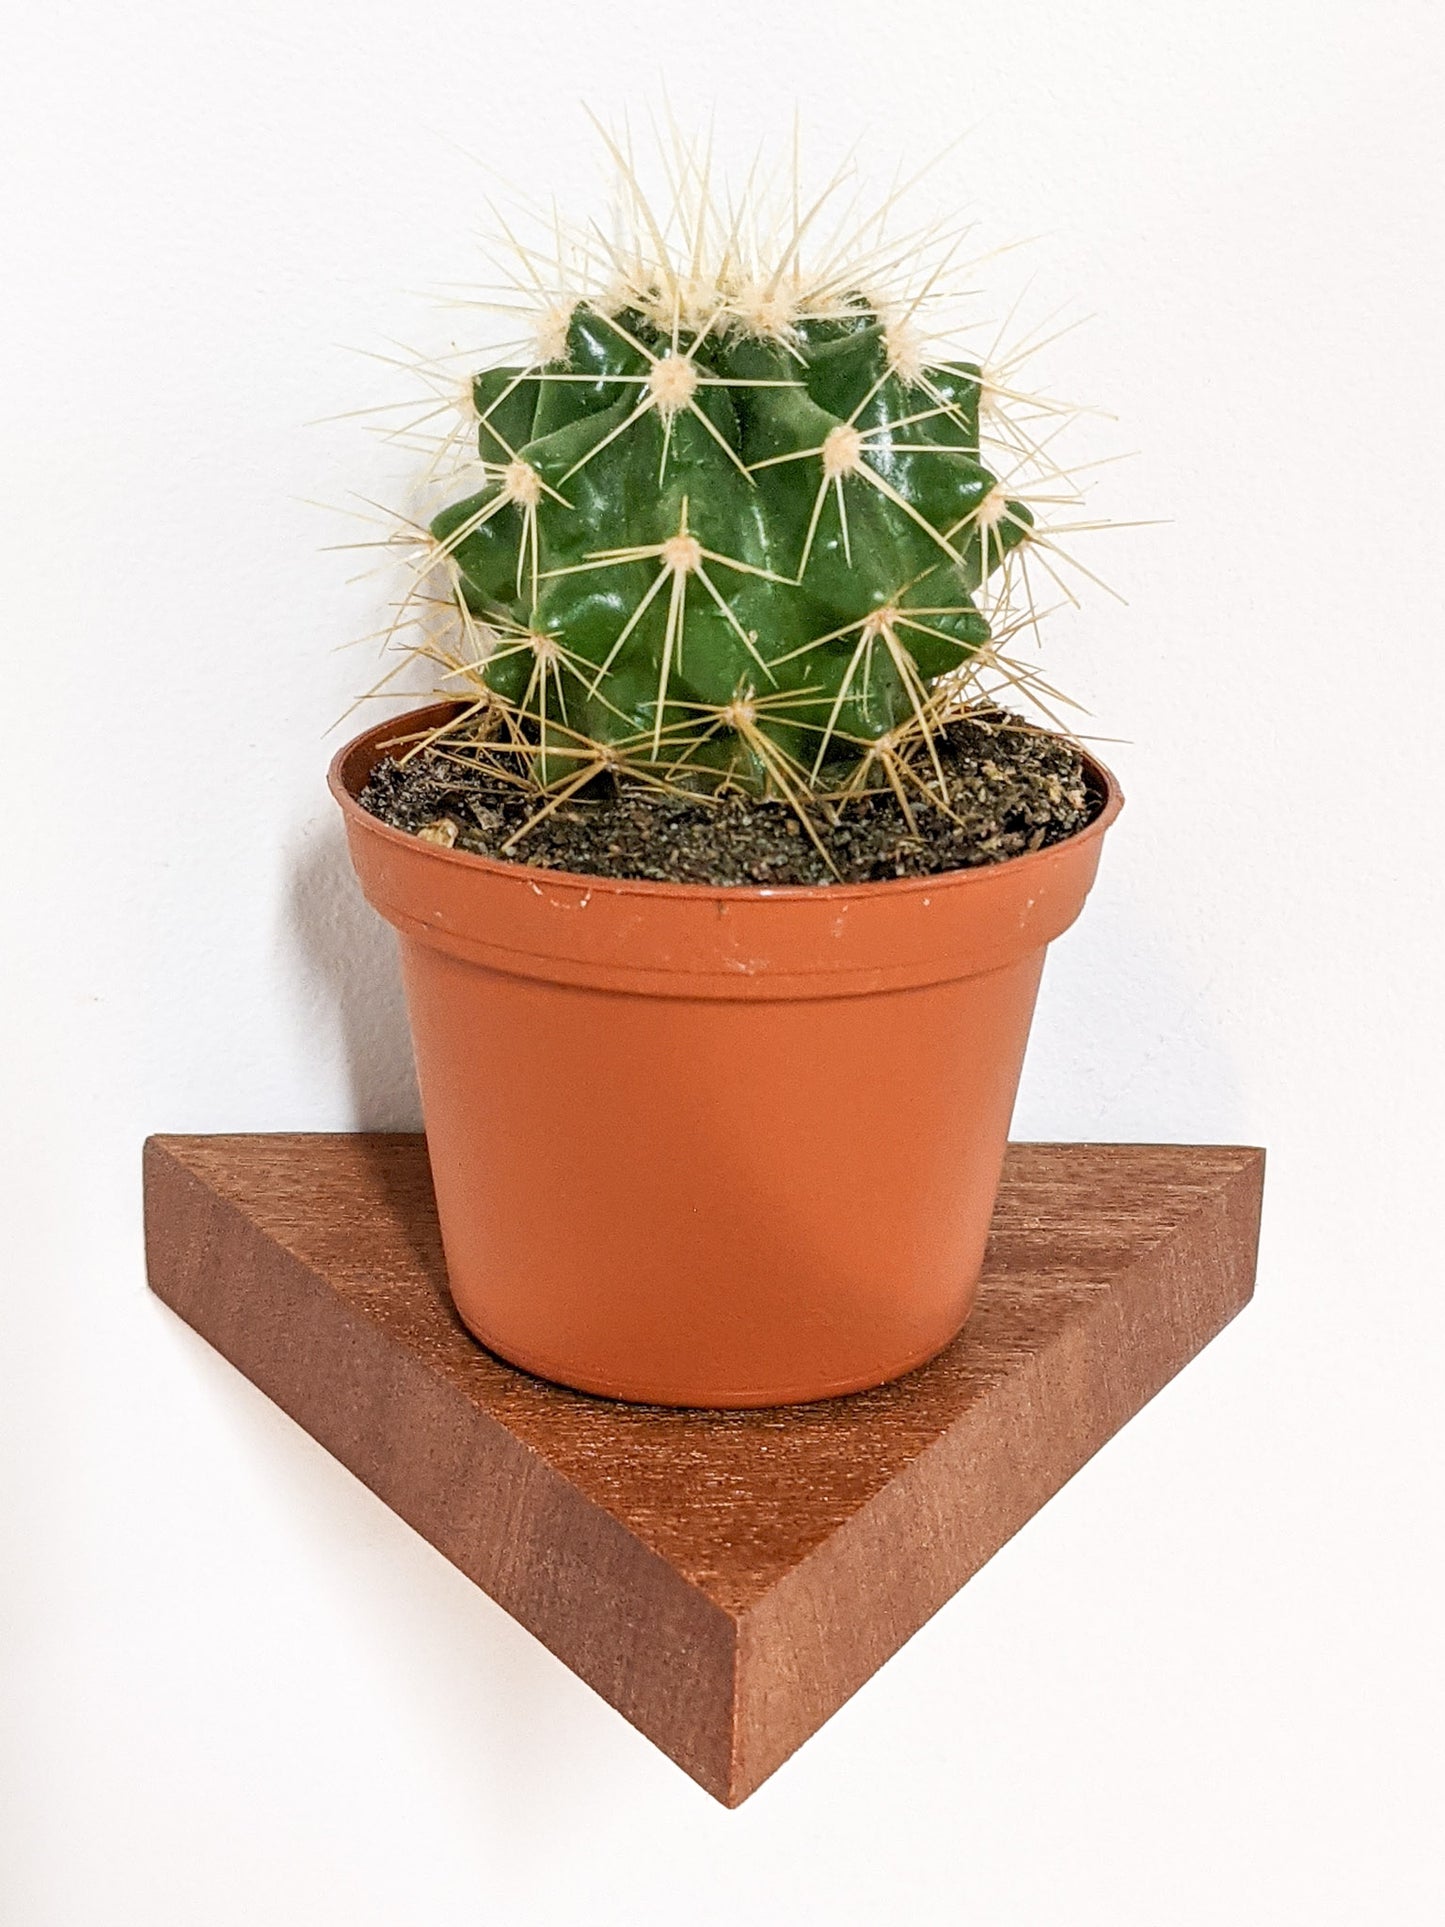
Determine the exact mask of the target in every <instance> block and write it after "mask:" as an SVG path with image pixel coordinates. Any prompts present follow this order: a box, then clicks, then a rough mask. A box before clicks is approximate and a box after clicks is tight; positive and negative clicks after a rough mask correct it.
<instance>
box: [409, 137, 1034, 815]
mask: <svg viewBox="0 0 1445 1927" xmlns="http://www.w3.org/2000/svg"><path fill="white" fill-rule="evenodd" d="M620 158H621V156H620V154H619V159H620ZM689 172H690V174H691V176H692V179H693V183H694V186H695V188H696V192H695V193H694V194H693V195H692V198H691V207H690V212H689V213H688V215H687V217H686V218H684V219H681V220H680V221H679V220H678V218H677V217H678V210H679V208H680V207H681V206H682V204H683V201H684V200H685V199H686V198H687V197H686V196H685V195H684V194H683V193H682V192H681V191H680V190H679V191H678V192H677V193H676V194H675V204H674V207H673V210H672V221H673V228H674V230H675V231H674V233H673V237H672V241H671V244H669V241H668V239H667V238H665V236H664V231H663V224H661V223H659V222H658V221H657V220H656V219H655V218H654V217H653V215H652V214H651V213H650V212H649V211H648V210H647V209H646V208H641V209H640V212H638V215H637V218H636V219H635V220H634V223H633V226H634V230H635V232H636V233H638V234H641V235H642V236H643V237H644V242H638V241H636V240H634V241H632V242H629V243H628V244H627V245H626V246H625V247H617V248H609V249H608V250H607V260H606V262H605V266H606V269H607V271H608V280H607V284H606V285H605V287H599V286H596V285H594V286H593V288H592V289H591V290H590V291H584V292H582V293H581V294H576V295H573V294H559V295H557V296H555V297H554V296H552V295H551V294H550V292H549V295H548V298H547V299H546V300H545V302H544V312H543V314H542V316H541V319H540V324H539V330H538V341H537V345H536V351H535V354H534V355H533V357H532V358H531V359H530V360H528V361H526V362H515V361H512V362H504V363H501V364H500V365H494V366H489V367H486V368H485V369H484V370H483V371H482V372H480V373H478V374H477V375H476V376H475V378H474V379H473V380H472V381H471V382H470V385H469V394H468V400H469V403H470V407H471V410H472V412H473V415H474V423H475V434H476V460H475V462H474V464H473V467H472V480H473V486H471V487H470V488H469V489H468V490H467V492H466V493H465V494H463V495H462V496H461V497H460V498H459V499H456V500H453V501H450V502H448V503H447V505H446V506H445V507H443V508H442V509H441V511H440V512H439V513H436V514H435V515H434V516H433V517H432V518H431V520H430V524H429V533H428V546H427V553H426V556H425V558H424V560H425V566H426V568H427V569H428V570H435V569H437V568H441V569H442V570H444V572H445V591H444V595H443V596H442V597H441V598H440V599H441V600H443V601H445V602H446V603H447V604H448V605H449V607H450V610H451V612H452V616H453V620H454V632H453V640H452V641H451V643H450V644H448V645H447V646H446V647H444V648H438V647H436V646H435V645H433V648H432V654H433V655H434V656H439V657H440V659H441V660H442V662H443V663H444V665H445V670H446V675H445V680H444V684H443V687H444V688H445V689H446V690H447V691H448V692H449V693H452V694H456V695H460V696H463V697H465V698H467V699H468V700H467V706H466V708H465V709H464V710H463V711H462V712H461V713H460V715H459V716H458V718H457V720H456V722H454V723H453V724H451V725H449V727H448V732H447V733H448V734H449V735H451V736H452V737H453V738H454V739H455V738H457V737H462V738H468V737H469V738H470V739H471V740H473V741H475V742H477V743H484V744H486V745H488V746H489V751H488V753H489V754H490V753H494V752H495V753H499V754H503V755H507V756H510V757H511V758H512V767H513V769H514V770H515V771H516V772H517V774H518V776H519V779H520V780H523V781H526V782H528V783H530V784H532V785H535V786H537V787H538V788H540V789H544V790H548V789H550V790H552V791H553V792H556V791H558V790H559V789H560V790H562V791H565V792H566V793H570V792H571V791H572V790H574V789H576V788H578V787H580V785H581V784H582V783H583V782H585V781H587V780H590V779H591V778H592V777H593V776H595V775H597V774H599V773H600V772H602V771H604V770H611V771H614V772H617V773H619V774H622V775H631V776H633V777H635V778H637V779H639V780H642V781H644V782H649V783H653V784H662V785H665V786H667V787H669V788H672V789H679V788H680V789H684V790H700V791H708V790H716V789H719V788H722V787H728V786H731V787H737V788H742V789H746V790H748V791H750V792H752V793H755V794H772V795H778V796H781V797H784V798H786V799H787V800H789V801H791V802H793V803H794V804H795V805H799V806H801V805H804V804H806V802H807V801H808V800H809V799H812V798H815V797H819V796H826V795H829V794H836V793H838V792H840V791H841V792H844V793H847V792H850V791H857V790H859V789H860V788H866V787H868V786H870V785H874V786H876V785H881V784H882V783H883V782H884V781H886V782H888V783H889V784H891V785H892V787H893V788H894V789H895V790H899V791H900V793H901V785H902V783H903V782H905V781H907V782H911V783H913V784H915V785H918V784H921V785H922V786H923V787H925V788H926V787H928V785H929V766H930V760H931V759H932V758H933V746H934V744H935V742H936V739H937V737H938V734H939V732H940V730H941V729H942V728H943V727H945V726H946V723H947V721H948V718H949V716H950V715H951V714H954V713H956V712H957V709H958V706H959V704H960V702H961V701H965V700H967V698H968V696H969V694H970V692H972V693H976V690H975V689H974V685H973V682H972V680H971V672H972V671H973V670H975V669H976V668H977V667H978V666H979V665H981V664H983V663H993V662H996V660H997V655H996V651H997V644H998V641H999V634H998V610H999V607H1000V599H999V598H998V597H997V596H992V597H990V587H989V585H990V578H991V577H993V576H995V575H996V574H997V573H998V572H1000V571H1004V572H1005V574H1006V573H1007V567H1008V559H1009V557H1010V554H1011V552H1013V551H1015V550H1017V549H1018V548H1019V547H1020V546H1021V545H1023V544H1027V543H1030V542H1032V541H1034V540H1035V539H1037V538H1039V537H1040V536H1041V535H1042V531H1041V530H1039V529H1037V528H1036V525H1035V520H1034V515H1033V512H1032V511H1031V509H1030V508H1029V506H1028V505H1027V503H1026V501H1025V500H1024V499H1023V497H1022V496H1021V495H1020V494H1018V493H1015V492H1013V490H1011V489H1010V488H1009V487H1008V486H1006V485H1005V483H1004V482H1003V481H1002V480H1001V479H1000V475H999V473H998V472H997V469H998V468H999V467H1001V466H1003V463H1002V462H1001V461H993V462H990V461H986V460H985V459H984V457H983V453H982V450H981V441H980V417H981V411H982V412H983V413H984V415H985V417H986V418H988V419H991V417H992V414H993V412H994V411H996V409H997V408H998V406H999V397H998V394H997V393H996V392H995V391H994V389H993V387H992V385H991V382H990V380H989V379H988V378H986V377H985V375H984V372H983V370H982V368H981V366H980V365H979V364H978V363H977V362H975V361H970V360H966V359H959V358H951V357H950V356H949V355H948V354H946V353H945V354H942V355H940V356H939V357H938V358H937V359H934V358H932V357H931V356H930V355H928V354H927V353H926V352H925V350H924V349H923V348H922V346H921V345H920V341H919V337H918V335H917V333H916V331H915V329H914V327H913V325H912V316H913V312H914V311H916V309H917V307H918V305H919V302H920V301H921V299H922V298H923V297H922V296H920V297H918V299H917V300H915V301H914V302H913V303H912V304H911V307H910V305H909V304H908V303H906V302H903V301H900V300H899V299H898V298H897V297H895V298H893V299H892V300H889V299H887V298H884V297H881V296H879V295H878V294H876V293H874V292H871V291H870V289H871V288H872V286H873V282H874V279H875V276H876V260H875V261H873V262H872V263H870V261H869V260H867V259H859V260H858V261H857V264H856V268H855V267H854V266H850V265H849V263H848V261H847V258H846V255H844V256H842V257H840V255H839V254H838V251H837V250H836V249H835V250H834V252H833V254H832V255H831V256H830V257H829V259H828V262H827V264H826V265H825V266H823V267H822V268H815V269H813V270H811V271H809V270H808V269H806V268H805V267H804V266H803V264H802V258H801V257H802V248H801V241H802V230H803V229H805V228H806V227H807V224H808V219H809V218H810V217H802V218H801V219H800V218H798V217H796V216H795V217H794V220H793V223H792V232H791V234H790V235H786V236H785V237H784V239H783V241H782V242H780V243H778V244H777V256H776V258H774V259H767V258H764V256H763V254H762V251H761V249H760V247H759V245H758V244H757V243H756V242H750V244H749V245H748V246H747V247H744V246H743V245H742V244H741V242H740V241H739V238H738V237H739V228H740V223H739V221H738V219H737V217H736V216H735V215H734V216H733V218H732V219H731V221H730V222H724V221H723V220H722V219H721V216H720V215H719V213H718V212H717V209H716V207H715V205H714V203H713V201H712V198H711V197H710V196H709V195H708V194H707V191H706V187H705V184H704V181H703V176H702V169H701V168H700V166H699V165H698V163H697V161H696V157H692V159H691V160H690V161H689V163H688V165H687V166H686V167H685V168H684V173H685V174H686V173H689ZM629 178H630V176H629ZM679 235H680V238H679ZM710 240H711V256H712V258H711V262H710V264H708V265H704V257H705V255H706V254H707V252H708V244H709V241H710ZM592 251H593V254H594V257H595V252H596V250H595V246H594V247H593V250H592ZM875 253H876V250H875ZM524 258H525V259H527V260H528V262H529V264H530V257H529V256H524ZM532 278H533V279H534V280H535V279H536V276H535V272H533V274H532ZM597 278H598V277H597V276H596V275H595V274H594V275H593V280H594V283H595V282H596V280H597ZM995 440H996V441H998V437H997V436H995ZM999 446H1001V447H1002V448H1003V449H1004V451H1005V453H1008V452H1009V451H1010V444H1009V442H1008V441H1007V440H1006V439H1005V440H1003V441H1000V442H999ZM1018 447H1019V444H1018V443H1014V444H1012V449H1013V452H1015V453H1016V452H1017V450H1018ZM478 483H479V485H477V484H478ZM941 787H942V785H941V781H940V784H939V788H940V789H941Z"/></svg>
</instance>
